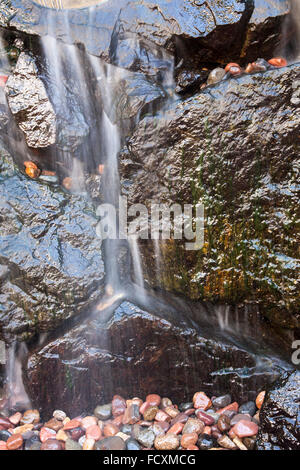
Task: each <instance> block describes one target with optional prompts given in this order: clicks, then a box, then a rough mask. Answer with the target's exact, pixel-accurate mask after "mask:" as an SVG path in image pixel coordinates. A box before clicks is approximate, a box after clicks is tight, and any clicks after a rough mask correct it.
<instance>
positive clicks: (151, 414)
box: [143, 406, 158, 421]
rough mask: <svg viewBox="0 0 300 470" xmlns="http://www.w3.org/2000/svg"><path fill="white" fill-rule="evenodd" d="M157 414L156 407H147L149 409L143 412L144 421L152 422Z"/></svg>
mask: <svg viewBox="0 0 300 470" xmlns="http://www.w3.org/2000/svg"><path fill="white" fill-rule="evenodd" d="M157 412H158V407H157V406H149V408H147V409H146V411H145V412H144V415H143V416H144V419H145V420H146V421H153V420H154V418H155V416H156V414H157Z"/></svg>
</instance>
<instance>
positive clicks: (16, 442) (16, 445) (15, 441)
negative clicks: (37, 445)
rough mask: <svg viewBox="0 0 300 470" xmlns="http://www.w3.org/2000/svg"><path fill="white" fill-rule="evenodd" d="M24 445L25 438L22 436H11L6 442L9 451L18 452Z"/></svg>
mask: <svg viewBox="0 0 300 470" xmlns="http://www.w3.org/2000/svg"><path fill="white" fill-rule="evenodd" d="M22 445H23V437H22V435H21V434H14V435H13V436H10V437H9V438H8V439H7V441H6V446H7V448H8V450H17V449H20V448H21V447H22Z"/></svg>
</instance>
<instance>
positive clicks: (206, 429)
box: [203, 426, 211, 436]
mask: <svg viewBox="0 0 300 470" xmlns="http://www.w3.org/2000/svg"><path fill="white" fill-rule="evenodd" d="M203 434H208V435H209V436H210V435H211V427H210V426H205V428H204V429H203Z"/></svg>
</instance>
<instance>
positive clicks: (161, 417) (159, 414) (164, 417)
mask: <svg viewBox="0 0 300 470" xmlns="http://www.w3.org/2000/svg"><path fill="white" fill-rule="evenodd" d="M170 420H171V416H169V415H168V414H167V413H165V412H164V411H162V410H159V411H158V412H157V413H156V415H155V421H170Z"/></svg>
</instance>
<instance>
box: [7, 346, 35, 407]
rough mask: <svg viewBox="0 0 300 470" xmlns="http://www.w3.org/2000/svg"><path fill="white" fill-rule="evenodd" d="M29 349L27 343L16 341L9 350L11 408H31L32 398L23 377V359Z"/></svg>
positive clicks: (9, 405)
mask: <svg viewBox="0 0 300 470" xmlns="http://www.w3.org/2000/svg"><path fill="white" fill-rule="evenodd" d="M27 354H28V349H27V347H26V345H25V343H19V344H17V343H16V342H14V343H13V344H12V345H11V347H10V348H9V350H8V361H7V367H6V375H7V383H8V390H7V399H8V407H9V408H19V409H28V408H31V402H30V399H29V397H28V395H27V393H26V391H25V388H24V384H23V378H22V360H23V359H24V358H25V357H26V356H27Z"/></svg>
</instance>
